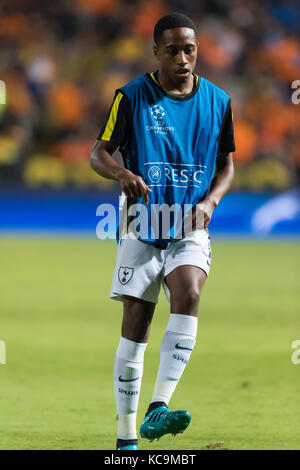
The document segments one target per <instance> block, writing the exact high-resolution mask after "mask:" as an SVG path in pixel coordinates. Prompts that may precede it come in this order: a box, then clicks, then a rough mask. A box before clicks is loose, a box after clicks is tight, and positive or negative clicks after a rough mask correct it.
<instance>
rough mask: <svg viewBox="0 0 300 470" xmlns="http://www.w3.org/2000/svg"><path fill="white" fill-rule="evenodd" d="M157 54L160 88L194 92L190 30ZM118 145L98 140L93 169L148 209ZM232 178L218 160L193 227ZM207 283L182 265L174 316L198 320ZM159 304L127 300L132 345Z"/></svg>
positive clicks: (173, 285) (173, 294)
mask: <svg viewBox="0 0 300 470" xmlns="http://www.w3.org/2000/svg"><path fill="white" fill-rule="evenodd" d="M153 53H154V56H155V57H156V59H157V60H158V62H159V73H158V79H159V82H160V85H161V86H162V87H163V88H164V89H165V90H167V91H169V92H171V93H175V94H186V93H189V92H190V91H192V89H193V83H194V78H193V75H192V73H193V71H194V69H195V66H196V60H197V39H196V36H195V32H194V30H193V29H190V28H174V29H169V30H166V31H164V32H163V34H162V37H161V39H160V41H159V44H158V45H155V46H154V47H153ZM116 150H117V145H115V144H113V143H111V142H106V141H102V140H98V141H96V143H95V145H94V148H93V150H92V153H91V166H92V168H93V169H94V170H95V171H96V173H98V174H99V175H101V176H103V177H105V178H109V179H113V180H116V181H119V183H120V186H121V189H122V191H123V192H124V193H125V195H126V196H127V197H131V198H138V197H143V199H144V202H145V204H148V194H149V193H150V192H151V189H150V188H149V187H148V186H147V184H146V183H145V181H144V180H143V178H141V177H140V176H138V175H134V174H133V173H132V172H131V171H129V170H127V169H126V168H124V167H122V166H120V165H118V164H117V163H116V162H115V160H114V159H113V157H112V155H113V153H114V152H115V151H116ZM233 175H234V167H233V159H232V153H222V154H220V155H218V158H217V162H216V171H215V176H214V179H213V181H212V184H211V187H210V191H209V194H208V195H207V196H206V198H205V199H204V200H203V201H201V202H199V203H198V204H197V205H196V206H195V210H194V211H193V216H192V220H193V225H194V226H195V223H196V212H199V213H201V215H202V217H203V225H204V227H205V228H207V227H208V224H209V222H210V220H211V218H212V214H213V211H214V209H215V208H216V207H217V205H218V204H219V202H220V201H221V199H222V198H223V197H224V195H225V194H226V193H227V191H228V190H229V188H230V185H231V182H232V179H233ZM205 280H206V273H205V272H204V271H203V270H202V269H200V268H198V267H196V266H191V265H183V266H178V267H177V268H176V269H174V270H173V271H172V272H171V273H170V274H169V275H168V276H166V278H165V282H166V284H167V286H168V288H169V290H170V312H171V313H176V314H179V315H182V314H183V315H192V316H197V315H198V306H199V299H200V294H201V291H202V288H203V285H204V283H205ZM154 310H155V304H153V303H150V302H146V301H143V300H140V299H136V298H134V297H129V296H128V297H127V296H126V297H125V298H124V300H123V322H122V332H121V334H122V336H123V337H124V338H127V339H129V340H131V341H135V342H138V343H146V342H147V341H148V337H149V333H150V326H151V321H152V318H153V314H154Z"/></svg>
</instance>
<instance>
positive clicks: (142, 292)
mask: <svg viewBox="0 0 300 470" xmlns="http://www.w3.org/2000/svg"><path fill="white" fill-rule="evenodd" d="M210 262H211V248H210V239H209V233H208V230H207V229H202V230H195V231H194V232H191V233H190V234H188V235H187V236H186V237H184V238H182V239H179V240H173V241H172V242H171V243H170V244H169V245H168V247H167V248H166V249H165V250H161V249H159V248H156V247H155V246H153V245H150V244H146V243H143V242H141V241H140V240H138V239H133V238H130V237H129V236H128V235H127V236H126V237H125V238H122V239H121V240H120V241H119V244H118V252H117V261H116V266H115V270H114V274H113V281H112V286H111V292H110V297H111V298H112V299H114V300H120V301H122V300H123V295H128V296H131V297H136V298H138V299H142V300H146V301H148V302H152V303H155V304H156V303H157V302H158V296H159V292H160V288H161V284H163V287H164V290H165V293H166V296H167V299H168V301H169V302H170V292H169V289H168V288H167V285H166V284H165V282H164V279H165V277H166V276H167V275H168V274H170V273H171V272H172V271H173V270H174V269H175V268H177V267H178V266H182V265H186V264H188V265H193V266H198V267H199V268H201V269H203V271H205V272H206V274H207V275H208V273H209V268H210Z"/></svg>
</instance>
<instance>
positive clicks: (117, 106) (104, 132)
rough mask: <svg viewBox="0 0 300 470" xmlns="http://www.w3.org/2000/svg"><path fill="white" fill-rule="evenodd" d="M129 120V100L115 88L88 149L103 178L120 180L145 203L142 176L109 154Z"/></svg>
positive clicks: (146, 189)
mask: <svg viewBox="0 0 300 470" xmlns="http://www.w3.org/2000/svg"><path fill="white" fill-rule="evenodd" d="M130 121H131V111H130V103H129V100H128V98H127V97H126V96H125V95H124V94H123V93H121V92H120V91H117V92H116V96H115V98H114V101H113V103H112V105H111V107H110V110H109V113H108V116H107V120H106V123H105V125H104V126H103V128H102V129H101V131H100V133H99V135H98V139H97V141H96V143H95V145H94V147H93V150H92V152H91V167H92V168H93V170H94V171H95V172H96V173H98V174H99V175H101V176H103V177H104V178H108V179H113V180H117V181H119V182H120V185H121V189H122V191H123V192H124V193H125V195H126V196H127V197H130V198H134V199H137V198H138V197H143V199H144V202H145V204H148V193H149V192H151V189H150V188H149V187H148V186H147V185H146V183H145V181H144V180H143V178H141V177H140V176H138V175H135V174H134V173H132V172H131V171H130V170H128V169H126V168H124V167H123V166H121V165H119V164H118V163H117V162H116V161H115V160H114V159H113V157H112V155H113V153H114V152H115V151H116V150H117V148H118V147H119V146H120V145H121V144H123V143H124V142H125V141H126V139H128V135H130V129H131V122H130Z"/></svg>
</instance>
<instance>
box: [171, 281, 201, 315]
mask: <svg viewBox="0 0 300 470" xmlns="http://www.w3.org/2000/svg"><path fill="white" fill-rule="evenodd" d="M199 298H200V292H199V290H198V289H197V288H196V287H193V286H191V287H188V288H186V289H183V290H181V292H178V293H176V294H175V302H176V303H177V304H178V303H179V304H181V305H182V306H183V308H184V309H185V310H189V309H191V310H194V309H195V308H198V304H199Z"/></svg>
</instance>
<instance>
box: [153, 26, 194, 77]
mask: <svg viewBox="0 0 300 470" xmlns="http://www.w3.org/2000/svg"><path fill="white" fill-rule="evenodd" d="M153 52H154V55H155V57H156V58H157V60H158V61H159V62H160V70H161V71H162V72H163V73H164V74H165V75H166V76H167V77H168V78H170V79H171V80H172V81H173V82H174V83H178V84H179V83H184V82H186V81H187V80H188V78H189V77H190V75H191V73H192V72H193V71H194V69H195V66H196V59H197V38H196V35H195V32H194V30H193V29H191V28H174V29H167V30H165V31H164V32H163V34H162V37H161V40H160V42H159V44H158V46H154V47H153Z"/></svg>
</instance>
